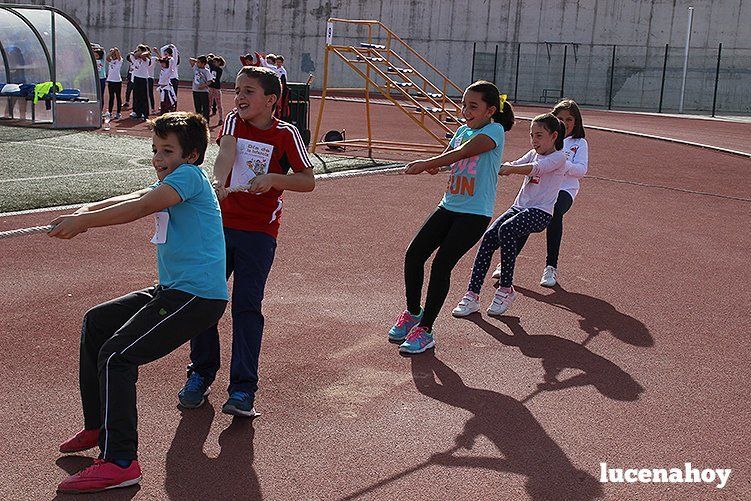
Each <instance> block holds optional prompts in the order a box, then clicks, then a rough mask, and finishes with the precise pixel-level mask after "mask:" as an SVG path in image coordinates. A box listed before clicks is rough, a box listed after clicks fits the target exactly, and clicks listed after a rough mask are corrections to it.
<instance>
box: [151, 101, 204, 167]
mask: <svg viewBox="0 0 751 501" xmlns="http://www.w3.org/2000/svg"><path fill="white" fill-rule="evenodd" d="M146 125H147V126H148V127H149V130H150V131H152V132H153V133H154V134H156V135H157V136H159V137H161V138H162V139H166V138H167V134H169V133H173V134H175V135H176V136H177V141H178V142H179V143H180V149H182V157H183V158H186V157H187V156H188V155H190V154H191V153H192V152H193V151H196V152H197V153H198V159H197V160H196V161H195V162H193V163H194V164H195V165H201V164H202V163H203V158H204V156H205V154H206V147H207V146H208V145H209V126H208V124H207V123H206V119H205V118H203V116H201V115H197V114H195V113H189V112H187V111H176V112H173V113H165V114H164V115H162V116H160V117H159V118H156V119H154V120H149V121H148V122H146Z"/></svg>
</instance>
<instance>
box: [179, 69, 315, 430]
mask: <svg viewBox="0 0 751 501" xmlns="http://www.w3.org/2000/svg"><path fill="white" fill-rule="evenodd" d="M280 94H281V82H280V81H279V77H277V75H276V73H275V72H274V71H272V70H270V69H267V68H259V67H254V66H246V67H244V68H243V69H242V70H240V72H239V73H238V74H237V80H236V82H235V109H234V110H232V111H231V112H230V113H228V114H227V117H226V119H225V120H224V125H223V126H222V130H221V132H220V134H219V138H218V139H217V142H218V143H219V155H218V156H217V159H216V163H215V164H214V178H215V181H214V183H213V185H214V189H215V190H216V193H217V197H218V198H219V200H220V204H221V207H222V219H223V225H224V237H225V242H226V245H227V278H229V276H230V275H231V274H232V273H234V276H235V279H234V286H233V291H232V362H231V365H230V384H229V388H228V392H229V399H228V400H227V402H226V403H225V404H224V406H223V407H222V412H224V413H226V414H232V415H236V416H247V417H253V416H256V415H257V414H256V411H255V408H254V401H255V393H256V390H257V389H258V356H259V353H260V351H261V336H262V334H263V315H262V314H261V301H262V300H263V291H264V287H265V285H266V279H267V277H268V274H269V271H270V270H271V264H272V263H273V261H274V252H275V250H276V237H277V234H278V232H279V224H280V220H281V214H282V203H283V199H282V192H283V191H284V190H291V191H312V190H313V188H314V187H315V178H314V177H313V164H312V163H311V161H310V159H309V158H308V154H307V151H306V149H305V143H303V141H302V138H301V137H300V133H299V132H298V130H297V128H295V126H294V125H291V124H288V123H286V122H282V121H280V120H277V119H276V118H274V110H275V108H276V106H277V103H278V101H279V96H280ZM290 170H291V171H292V172H293V173H292V174H288V173H289V171H290ZM247 184H249V185H250V188H249V189H248V191H247V192H233V193H228V192H227V188H229V187H233V186H239V185H247ZM190 348H191V350H190V360H191V364H190V365H189V366H188V380H187V381H186V383H185V386H184V387H183V389H182V390H180V393H179V394H178V397H179V399H180V404H181V405H182V406H184V407H188V408H193V407H199V406H200V405H202V404H203V402H204V400H205V398H204V397H205V396H206V395H208V394H209V392H210V390H211V388H210V385H211V383H212V382H213V381H214V378H215V376H216V372H217V370H218V369H219V365H220V356H219V333H218V331H217V327H216V325H214V326H213V327H212V328H210V329H208V330H207V331H205V332H204V333H202V334H200V335H198V336H196V337H194V338H193V339H192V340H191V343H190Z"/></svg>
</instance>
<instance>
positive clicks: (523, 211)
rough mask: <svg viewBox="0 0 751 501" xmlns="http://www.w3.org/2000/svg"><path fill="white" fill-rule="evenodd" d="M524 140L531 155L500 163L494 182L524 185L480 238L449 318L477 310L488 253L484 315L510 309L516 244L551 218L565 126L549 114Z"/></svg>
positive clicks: (539, 118) (563, 167) (563, 160)
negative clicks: (511, 179) (489, 284)
mask: <svg viewBox="0 0 751 501" xmlns="http://www.w3.org/2000/svg"><path fill="white" fill-rule="evenodd" d="M529 135H530V138H531V143H532V149H531V150H529V151H528V152H527V153H526V154H525V155H524V156H523V157H521V158H520V159H518V160H515V161H513V162H505V163H504V164H503V165H502V166H501V169H500V171H499V172H498V174H499V175H500V176H508V175H510V174H522V175H524V176H525V178H524V183H522V187H521V189H520V190H519V194H518V195H517V196H516V200H515V201H514V204H513V205H512V206H511V208H510V209H509V210H507V211H506V212H504V213H503V214H502V215H501V216H500V217H499V218H498V219H496V220H495V222H493V224H492V225H491V226H490V228H488V231H486V232H485V235H484V236H483V238H482V243H481V244H480V248H479V249H478V250H477V256H475V263H474V265H473V266H472V278H471V280H470V282H469V287H468V290H467V293H466V294H465V295H464V297H463V298H462V300H461V301H460V302H459V304H458V306H457V307H456V308H454V311H453V312H452V314H453V315H454V316H455V317H466V316H467V315H470V314H472V313H474V312H476V311H479V310H480V289H481V288H482V284H483V282H484V281H485V275H486V274H487V273H488V268H489V267H490V260H491V259H492V257H493V252H495V250H496V249H498V248H499V247H500V249H501V265H502V268H501V283H500V287H498V289H497V290H496V292H495V295H494V296H493V302H492V303H491V304H490V306H489V307H488V314H490V315H502V314H503V313H505V312H506V310H508V309H509V307H511V304H512V303H513V302H514V299H515V298H516V292H514V287H513V279H514V266H515V264H516V256H517V253H518V245H519V239H521V238H524V237H526V236H528V235H529V234H530V233H539V232H541V231H543V230H544V229H545V228H547V226H548V223H549V222H550V219H551V218H552V217H553V206H554V205H555V201H556V198H557V197H558V190H559V189H560V187H561V181H562V180H563V173H564V172H565V171H566V156H565V155H564V154H563V153H562V152H561V151H560V150H561V148H563V137H564V136H565V135H566V126H565V125H563V123H562V122H561V121H560V120H558V119H557V118H556V117H555V116H554V115H552V114H550V113H547V114H545V115H538V116H536V117H535V118H534V119H533V120H532V124H531V126H530V134H529Z"/></svg>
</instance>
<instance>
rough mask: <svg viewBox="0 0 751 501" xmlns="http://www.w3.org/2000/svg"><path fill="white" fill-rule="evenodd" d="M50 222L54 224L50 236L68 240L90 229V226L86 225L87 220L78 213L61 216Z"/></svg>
mask: <svg viewBox="0 0 751 501" xmlns="http://www.w3.org/2000/svg"><path fill="white" fill-rule="evenodd" d="M50 224H51V225H53V226H54V228H52V230H51V231H50V232H49V233H48V235H49V236H50V237H56V238H62V239H66V240H67V239H70V238H73V237H75V236H76V235H78V234H79V233H83V232H85V231H86V230H88V228H87V227H86V222H85V221H84V219H83V218H82V217H80V215H78V214H71V215H69V216H60V217H58V218H56V219H54V220H53V221H52V222H51V223H50Z"/></svg>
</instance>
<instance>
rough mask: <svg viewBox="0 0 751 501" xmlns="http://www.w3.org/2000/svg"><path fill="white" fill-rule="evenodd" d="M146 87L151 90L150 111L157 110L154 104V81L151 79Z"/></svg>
mask: <svg viewBox="0 0 751 501" xmlns="http://www.w3.org/2000/svg"><path fill="white" fill-rule="evenodd" d="M146 85H147V86H148V88H149V109H150V110H154V109H156V108H155V104H156V103H155V102H154V79H153V78H149V79H148V82H147V83H146Z"/></svg>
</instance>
